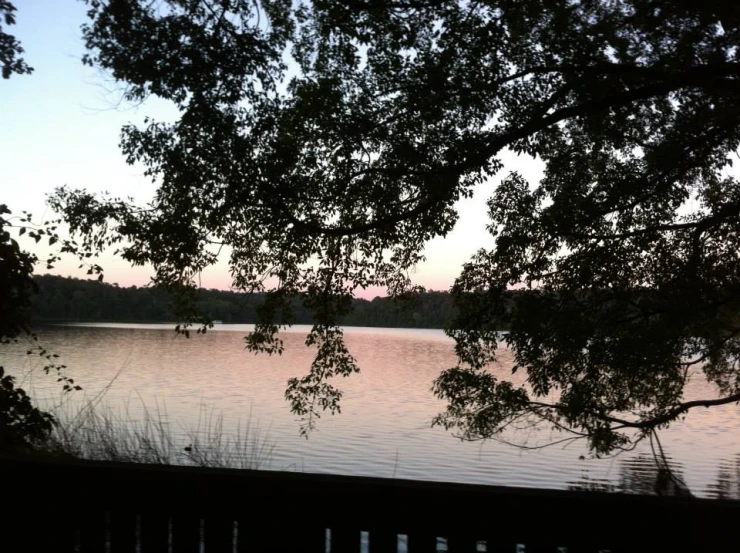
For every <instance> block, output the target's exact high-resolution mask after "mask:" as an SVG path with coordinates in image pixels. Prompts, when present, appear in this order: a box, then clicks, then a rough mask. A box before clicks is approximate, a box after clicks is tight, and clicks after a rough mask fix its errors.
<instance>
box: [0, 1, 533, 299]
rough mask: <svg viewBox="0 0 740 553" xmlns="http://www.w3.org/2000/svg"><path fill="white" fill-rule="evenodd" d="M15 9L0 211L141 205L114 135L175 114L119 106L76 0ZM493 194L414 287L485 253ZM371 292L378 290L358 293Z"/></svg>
mask: <svg viewBox="0 0 740 553" xmlns="http://www.w3.org/2000/svg"><path fill="white" fill-rule="evenodd" d="M15 4H16V7H17V8H18V12H17V16H18V24H17V25H15V26H14V27H10V29H9V30H10V31H11V32H12V33H13V34H15V35H16V37H17V38H18V39H19V40H21V42H22V45H23V47H24V48H25V50H26V53H25V59H26V61H27V63H28V64H29V65H31V66H33V67H34V68H35V71H34V73H33V74H32V75H31V76H13V77H11V79H9V80H2V81H0V167H1V168H2V169H1V171H2V173H1V174H2V179H1V180H0V191H1V194H2V195H1V196H0V203H7V204H8V206H9V207H10V209H12V210H13V211H14V212H20V211H21V210H27V211H31V212H32V213H34V214H35V215H36V216H37V218H41V217H44V216H45V217H47V218H49V217H51V216H52V214H51V213H50V212H49V211H48V209H47V208H46V206H45V195H46V194H47V193H49V192H50V191H51V190H53V189H54V188H55V187H56V186H60V185H63V184H67V185H69V186H71V187H73V188H86V189H88V190H91V191H98V192H100V191H109V192H110V193H112V194H113V195H116V196H133V197H134V198H136V199H137V200H139V201H142V202H143V201H146V200H147V199H148V198H150V197H151V194H152V192H153V186H154V185H153V184H152V183H151V182H150V181H149V179H147V178H144V177H143V175H142V169H141V168H140V167H130V166H128V165H126V163H125V162H124V159H123V156H122V155H121V153H120V150H119V148H118V139H119V132H120V128H121V127H122V126H123V125H124V124H126V123H129V122H133V123H137V122H140V121H141V120H142V119H143V118H144V116H147V115H148V116H151V117H154V118H155V119H160V120H162V119H171V118H173V117H174V116H176V113H175V111H174V109H173V108H172V107H171V106H169V105H167V104H166V103H164V102H162V101H157V100H149V101H147V102H146V103H145V104H144V105H142V106H139V107H131V106H120V105H117V104H118V101H119V99H120V93H117V92H116V90H115V88H116V86H117V85H116V84H115V83H113V82H111V81H110V80H109V79H108V78H107V76H106V75H104V74H101V73H100V72H99V71H97V70H95V69H91V68H89V67H84V66H83V65H82V63H81V62H80V59H81V57H82V54H83V51H84V48H83V44H82V40H81V38H80V25H81V24H82V23H83V22H84V21H85V17H86V16H85V12H86V7H85V5H84V4H83V3H82V2H80V1H78V0H15ZM506 158H507V161H508V163H507V167H508V168H510V169H514V168H515V169H517V170H519V171H520V172H522V173H523V174H525V176H528V177H530V178H536V177H537V176H538V175H539V167H538V164H536V163H533V162H532V161H531V160H530V161H528V162H525V161H524V160H521V159H517V158H516V157H514V156H506ZM501 174H502V175H503V174H504V173H503V172H502V173H501ZM497 180H498V179H496V181H497ZM494 186H495V183H494V182H491V183H488V184H486V185H483V186H481V187H480V189H479V190H478V191H477V192H476V194H475V197H474V198H473V199H472V200H466V201H463V202H460V204H459V206H458V207H459V212H460V221H459V222H458V224H457V226H456V228H455V230H454V231H453V233H452V234H451V235H450V236H448V237H447V238H446V239H438V240H434V241H432V242H431V243H430V244H429V245H428V247H427V249H426V255H427V258H428V261H427V262H426V263H424V264H423V265H421V266H419V267H418V269H417V271H416V273H415V274H414V280H415V281H416V282H417V283H418V284H421V285H423V286H426V287H427V288H431V289H436V290H439V289H446V288H448V287H449V286H450V285H451V284H452V282H453V280H454V278H455V276H456V275H457V274H458V273H459V271H460V268H461V266H462V264H463V263H464V262H465V261H466V260H467V259H468V258H469V256H470V255H471V254H472V253H474V252H475V251H476V250H477V249H478V248H480V247H483V246H490V245H491V241H490V237H488V236H487V234H486V232H485V225H486V222H487V218H486V213H485V200H486V198H487V197H488V196H490V194H491V192H492V191H493V189H494ZM28 247H29V248H30V247H31V246H30V245H29V246H28ZM100 264H101V265H102V266H103V267H104V269H105V278H106V280H107V281H109V282H118V283H119V284H121V285H131V284H136V285H144V284H146V283H147V282H148V280H149V275H150V271H149V270H147V269H145V268H132V267H130V266H129V265H128V264H126V263H125V262H123V261H122V260H120V259H114V258H113V257H112V256H105V257H103V258H101V260H100ZM55 272H57V273H59V274H63V275H70V276H78V277H82V278H84V277H85V271H84V270H78V269H77V263H76V262H75V261H74V260H72V259H69V260H67V261H65V262H62V263H60V264H59V265H58V267H57V270H56V271H55ZM202 284H203V285H204V286H206V287H214V288H228V287H229V285H230V280H229V276H228V270H227V267H226V265H225V263H223V264H220V265H218V266H216V267H214V268H213V269H211V270H209V271H207V272H206V273H205V274H204V275H203V277H202ZM377 294H382V291H378V290H372V291H368V292H367V293H365V294H362V295H363V296H369V297H372V296H374V295H377Z"/></svg>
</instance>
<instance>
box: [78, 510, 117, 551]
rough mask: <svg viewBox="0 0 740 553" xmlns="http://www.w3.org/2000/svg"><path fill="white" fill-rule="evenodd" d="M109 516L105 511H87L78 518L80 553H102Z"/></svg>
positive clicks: (106, 536)
mask: <svg viewBox="0 0 740 553" xmlns="http://www.w3.org/2000/svg"><path fill="white" fill-rule="evenodd" d="M109 523H110V516H109V514H108V513H107V512H106V511H87V512H85V513H82V514H80V516H79V523H78V524H79V526H78V527H79V539H80V553H104V552H105V549H106V547H105V542H106V539H107V538H108V535H107V534H108V527H109Z"/></svg>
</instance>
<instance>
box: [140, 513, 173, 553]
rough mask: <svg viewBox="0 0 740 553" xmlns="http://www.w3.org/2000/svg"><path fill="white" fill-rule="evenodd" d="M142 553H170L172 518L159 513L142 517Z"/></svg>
mask: <svg viewBox="0 0 740 553" xmlns="http://www.w3.org/2000/svg"><path fill="white" fill-rule="evenodd" d="M140 525H141V528H140V537H141V553H168V551H169V544H170V517H169V516H168V515H163V514H159V513H145V514H143V515H141V517H140Z"/></svg>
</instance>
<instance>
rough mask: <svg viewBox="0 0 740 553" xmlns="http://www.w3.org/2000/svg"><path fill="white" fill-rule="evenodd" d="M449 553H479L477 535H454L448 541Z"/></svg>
mask: <svg viewBox="0 0 740 553" xmlns="http://www.w3.org/2000/svg"><path fill="white" fill-rule="evenodd" d="M447 553H478V539H477V538H476V536H475V534H467V535H466V534H452V535H450V537H449V538H448V539H447Z"/></svg>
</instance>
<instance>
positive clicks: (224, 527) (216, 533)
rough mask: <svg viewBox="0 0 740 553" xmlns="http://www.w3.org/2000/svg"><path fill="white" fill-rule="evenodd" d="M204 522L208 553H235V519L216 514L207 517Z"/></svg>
mask: <svg viewBox="0 0 740 553" xmlns="http://www.w3.org/2000/svg"><path fill="white" fill-rule="evenodd" d="M204 524H205V526H204V528H203V530H204V533H205V540H204V541H205V546H206V553H233V551H234V521H233V520H232V519H231V518H230V517H228V516H215V515H214V516H209V517H206V520H205V523H204Z"/></svg>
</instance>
